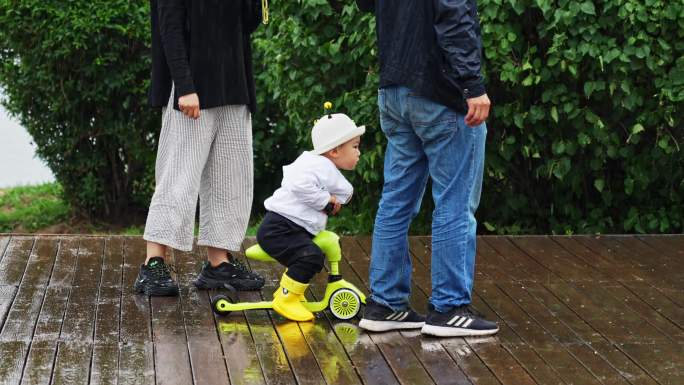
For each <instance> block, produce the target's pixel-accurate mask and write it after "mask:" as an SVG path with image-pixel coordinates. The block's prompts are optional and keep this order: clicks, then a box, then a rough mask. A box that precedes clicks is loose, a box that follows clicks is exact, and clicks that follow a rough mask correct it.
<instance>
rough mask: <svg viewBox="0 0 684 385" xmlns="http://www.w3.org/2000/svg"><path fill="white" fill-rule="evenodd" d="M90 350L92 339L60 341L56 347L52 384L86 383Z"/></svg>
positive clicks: (90, 355)
mask: <svg viewBox="0 0 684 385" xmlns="http://www.w3.org/2000/svg"><path fill="white" fill-rule="evenodd" d="M92 351H93V343H92V341H79V340H62V341H60V342H59V345H58V347H57V358H56V359H55V368H54V372H53V377H52V384H54V385H79V384H84V385H85V384H88V378H89V376H88V374H89V371H90V359H91V357H92Z"/></svg>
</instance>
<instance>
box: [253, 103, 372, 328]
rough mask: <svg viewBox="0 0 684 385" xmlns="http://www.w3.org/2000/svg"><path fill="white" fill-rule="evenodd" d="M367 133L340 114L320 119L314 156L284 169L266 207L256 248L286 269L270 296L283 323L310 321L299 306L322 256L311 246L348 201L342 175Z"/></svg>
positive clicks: (314, 135) (349, 193)
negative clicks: (283, 320)
mask: <svg viewBox="0 0 684 385" xmlns="http://www.w3.org/2000/svg"><path fill="white" fill-rule="evenodd" d="M365 131H366V129H365V127H363V126H361V127H357V126H356V124H355V123H354V121H352V120H351V119H350V118H349V117H348V116H346V115H344V114H330V115H325V116H323V117H322V118H321V119H319V120H318V121H317V122H316V124H314V127H313V129H312V131H311V139H312V141H313V147H314V148H313V151H304V152H303V153H302V154H301V155H300V156H299V157H298V158H297V159H296V160H295V161H294V162H293V163H292V164H290V165H287V166H285V167H283V180H282V183H281V187H280V188H278V189H277V190H276V191H275V192H274V193H273V195H272V196H271V197H270V198H268V199H266V201H265V202H264V206H265V207H266V210H267V212H266V215H265V216H264V220H263V222H262V223H261V226H260V227H259V230H258V231H257V242H259V245H260V246H261V248H262V249H263V250H264V251H265V252H266V253H268V254H269V255H270V256H271V257H273V258H274V259H276V260H277V261H278V262H280V263H281V264H283V265H285V266H287V270H286V271H285V273H284V274H283V277H282V279H281V281H280V287H279V288H278V290H276V292H275V293H274V295H273V309H274V310H275V311H276V312H278V313H279V314H280V315H282V316H283V317H285V318H288V319H290V320H293V321H309V320H311V319H313V314H312V313H311V312H310V311H309V310H308V309H306V307H304V305H302V303H301V301H303V300H304V292H305V291H306V289H307V287H308V286H309V282H310V281H311V278H313V276H314V275H315V274H316V273H318V272H320V271H321V269H322V268H323V263H324V262H325V255H324V254H323V251H321V249H320V248H319V247H318V246H317V245H316V244H315V243H313V241H312V240H313V238H314V236H316V235H317V234H318V233H319V232H321V231H322V230H325V225H326V222H327V220H328V215H335V214H337V212H339V211H340V209H341V207H342V205H343V204H346V203H348V202H349V200H350V199H351V197H352V193H353V191H354V189H353V187H352V185H351V184H350V183H349V182H348V181H347V179H345V177H344V176H343V175H342V173H341V172H340V170H352V169H354V167H355V166H356V163H358V161H359V155H360V152H359V142H360V140H361V135H363V133H364V132H365Z"/></svg>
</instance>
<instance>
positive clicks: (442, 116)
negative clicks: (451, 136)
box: [408, 92, 463, 130]
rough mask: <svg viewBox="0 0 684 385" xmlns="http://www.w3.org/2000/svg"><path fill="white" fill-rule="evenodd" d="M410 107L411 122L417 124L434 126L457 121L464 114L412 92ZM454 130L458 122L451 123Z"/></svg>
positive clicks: (410, 94)
mask: <svg viewBox="0 0 684 385" xmlns="http://www.w3.org/2000/svg"><path fill="white" fill-rule="evenodd" d="M408 108H409V110H410V114H411V122H412V123H413V125H415V126H423V127H433V126H437V125H442V124H444V123H457V122H458V121H459V119H461V120H462V119H463V116H462V115H461V114H459V113H457V112H456V111H454V110H452V109H451V108H449V107H447V106H445V105H443V104H440V103H437V102H435V101H432V100H430V99H428V98H426V97H424V96H421V95H419V94H416V93H415V92H410V93H409V94H408ZM448 126H449V127H453V128H454V130H457V129H458V125H457V124H449V125H448Z"/></svg>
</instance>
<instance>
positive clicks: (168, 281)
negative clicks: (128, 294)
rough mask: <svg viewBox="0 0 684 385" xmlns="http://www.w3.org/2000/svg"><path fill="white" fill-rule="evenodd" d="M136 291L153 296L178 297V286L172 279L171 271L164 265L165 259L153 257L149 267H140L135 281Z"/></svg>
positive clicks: (148, 264) (148, 263)
mask: <svg viewBox="0 0 684 385" xmlns="http://www.w3.org/2000/svg"><path fill="white" fill-rule="evenodd" d="M135 291H136V292H138V293H145V295H151V296H174V295H178V285H177V284H176V282H175V281H174V280H173V278H171V271H170V269H169V266H168V265H167V264H166V263H164V258H162V257H153V258H150V260H149V261H148V262H147V265H144V264H143V265H141V266H140V272H139V273H138V279H136V280H135Z"/></svg>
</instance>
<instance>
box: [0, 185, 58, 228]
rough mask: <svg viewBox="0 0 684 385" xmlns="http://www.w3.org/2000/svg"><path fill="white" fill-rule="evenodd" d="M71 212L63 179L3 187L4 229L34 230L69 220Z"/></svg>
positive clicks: (1, 221)
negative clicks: (63, 187) (61, 180)
mask: <svg viewBox="0 0 684 385" xmlns="http://www.w3.org/2000/svg"><path fill="white" fill-rule="evenodd" d="M70 212H71V210H70V208H69V205H68V204H66V203H65V202H64V201H63V200H62V186H60V185H59V183H46V184H41V185H37V186H22V187H13V188H8V189H0V232H33V231H36V230H38V229H42V228H45V227H48V226H51V225H54V224H56V223H60V222H64V221H66V220H67V219H68V218H69V214H70Z"/></svg>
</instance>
